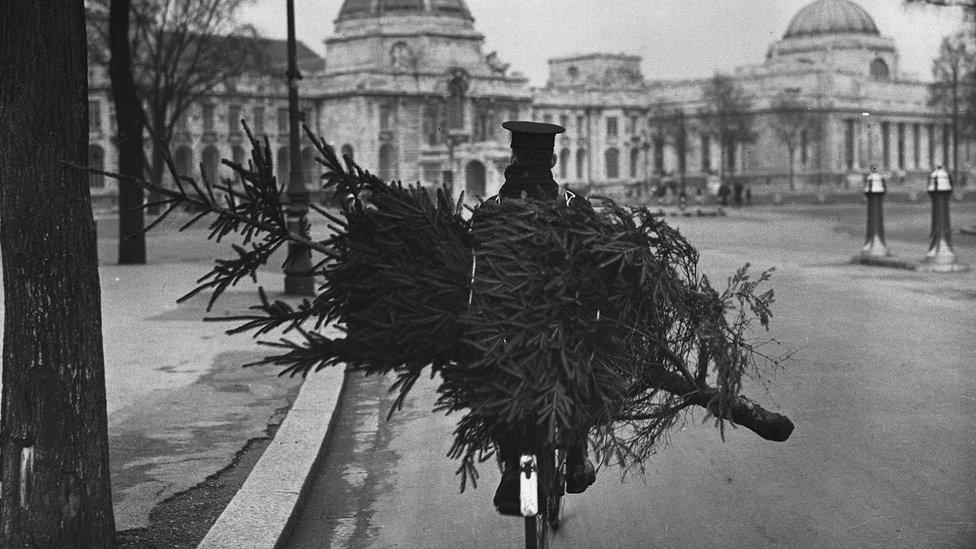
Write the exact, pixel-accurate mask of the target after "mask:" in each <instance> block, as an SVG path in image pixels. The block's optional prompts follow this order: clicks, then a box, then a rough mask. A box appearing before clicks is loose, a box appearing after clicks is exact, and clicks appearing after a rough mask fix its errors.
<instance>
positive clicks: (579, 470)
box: [566, 459, 596, 494]
mask: <svg viewBox="0 0 976 549" xmlns="http://www.w3.org/2000/svg"><path fill="white" fill-rule="evenodd" d="M594 482H596V468H594V467H593V464H592V463H591V462H590V460H588V459H583V460H580V461H575V462H567V463H566V493H567V494H582V493H583V492H584V491H585V490H586V489H587V488H589V486H590V485H591V484H593V483H594Z"/></svg>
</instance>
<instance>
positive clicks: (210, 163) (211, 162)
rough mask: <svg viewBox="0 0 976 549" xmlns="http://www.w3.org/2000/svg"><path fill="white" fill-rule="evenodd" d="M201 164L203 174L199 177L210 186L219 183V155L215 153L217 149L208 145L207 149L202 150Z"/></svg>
mask: <svg viewBox="0 0 976 549" xmlns="http://www.w3.org/2000/svg"><path fill="white" fill-rule="evenodd" d="M202 162H203V173H202V174H201V176H202V177H203V178H205V180H206V181H207V182H208V183H210V184H211V185H212V184H214V183H220V173H219V171H218V170H219V167H220V153H219V152H217V147H214V146H213V145H210V146H209V147H207V148H205V149H203V155H202Z"/></svg>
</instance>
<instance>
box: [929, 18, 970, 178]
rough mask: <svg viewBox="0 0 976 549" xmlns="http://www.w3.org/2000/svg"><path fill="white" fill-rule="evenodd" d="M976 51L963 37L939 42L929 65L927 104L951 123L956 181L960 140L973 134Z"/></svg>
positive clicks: (961, 35) (962, 35)
mask: <svg viewBox="0 0 976 549" xmlns="http://www.w3.org/2000/svg"><path fill="white" fill-rule="evenodd" d="M974 65H976V51H974V49H973V47H972V43H971V41H970V37H969V36H967V35H966V34H965V33H957V34H954V35H952V36H947V37H946V38H944V39H943V40H942V45H941V46H940V47H939V54H938V56H937V57H936V58H935V59H934V60H933V61H932V76H933V82H932V84H931V85H930V86H929V90H930V92H931V95H930V97H929V103H930V104H931V105H932V106H935V107H939V108H941V109H942V111H943V112H945V113H946V115H947V116H949V117H950V119H951V120H952V172H953V179H954V180H955V181H959V136H960V134H963V135H967V136H971V135H973V134H974V130H976V108H974V100H976V90H974V84H976V69H974Z"/></svg>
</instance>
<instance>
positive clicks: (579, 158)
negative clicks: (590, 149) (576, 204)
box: [576, 149, 586, 179]
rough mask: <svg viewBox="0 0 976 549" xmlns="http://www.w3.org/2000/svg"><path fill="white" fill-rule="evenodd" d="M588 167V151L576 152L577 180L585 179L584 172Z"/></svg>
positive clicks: (580, 150)
mask: <svg viewBox="0 0 976 549" xmlns="http://www.w3.org/2000/svg"><path fill="white" fill-rule="evenodd" d="M585 167H586V149H579V150H577V151H576V179H583V170H584V168H585Z"/></svg>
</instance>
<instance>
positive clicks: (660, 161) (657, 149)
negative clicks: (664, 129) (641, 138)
mask: <svg viewBox="0 0 976 549" xmlns="http://www.w3.org/2000/svg"><path fill="white" fill-rule="evenodd" d="M702 143H704V141H702ZM703 166H704V164H703ZM702 170H703V171H705V168H704V167H703V168H702ZM654 173H658V174H660V173H664V139H661V137H660V136H658V137H655V138H654Z"/></svg>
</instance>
